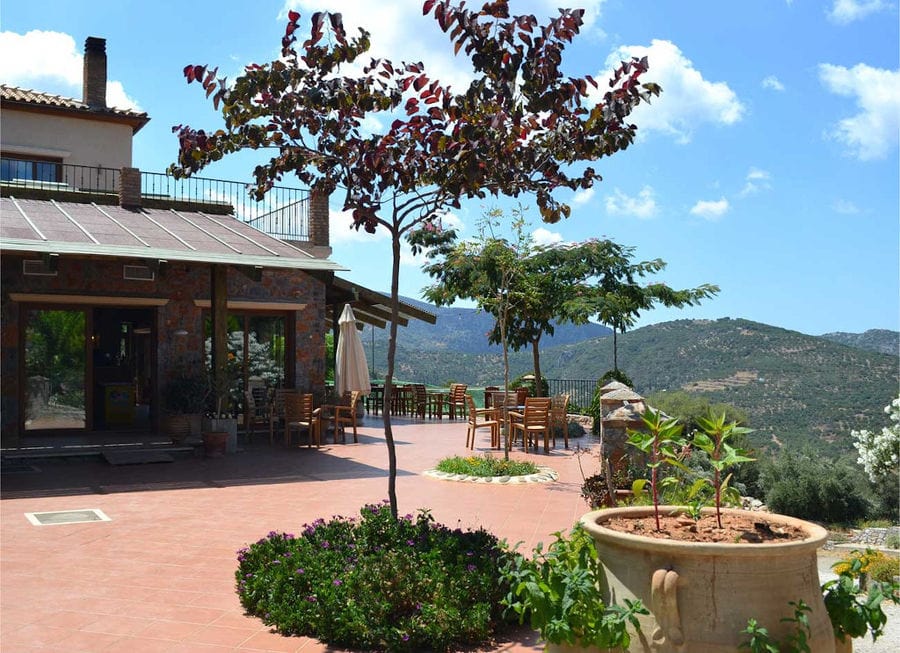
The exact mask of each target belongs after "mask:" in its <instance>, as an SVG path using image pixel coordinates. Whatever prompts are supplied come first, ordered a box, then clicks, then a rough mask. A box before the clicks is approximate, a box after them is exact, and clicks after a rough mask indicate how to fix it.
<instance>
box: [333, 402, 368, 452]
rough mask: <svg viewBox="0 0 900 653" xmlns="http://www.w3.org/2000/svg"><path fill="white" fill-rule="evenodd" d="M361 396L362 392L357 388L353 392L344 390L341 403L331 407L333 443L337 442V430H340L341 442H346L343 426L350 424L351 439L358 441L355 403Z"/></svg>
mask: <svg viewBox="0 0 900 653" xmlns="http://www.w3.org/2000/svg"><path fill="white" fill-rule="evenodd" d="M361 396H362V393H361V392H359V391H358V390H354V391H353V392H345V393H344V399H343V403H340V404H337V405H335V406H333V407H332V409H333V412H332V414H331V420H332V423H333V424H334V443H335V444H337V436H338V430H340V432H341V442H346V441H347V437H346V434H345V432H344V427H346V426H347V425H350V426H352V427H353V441H354V442H359V438H358V437H357V435H356V405H357V404H358V403H359V398H360V397H361Z"/></svg>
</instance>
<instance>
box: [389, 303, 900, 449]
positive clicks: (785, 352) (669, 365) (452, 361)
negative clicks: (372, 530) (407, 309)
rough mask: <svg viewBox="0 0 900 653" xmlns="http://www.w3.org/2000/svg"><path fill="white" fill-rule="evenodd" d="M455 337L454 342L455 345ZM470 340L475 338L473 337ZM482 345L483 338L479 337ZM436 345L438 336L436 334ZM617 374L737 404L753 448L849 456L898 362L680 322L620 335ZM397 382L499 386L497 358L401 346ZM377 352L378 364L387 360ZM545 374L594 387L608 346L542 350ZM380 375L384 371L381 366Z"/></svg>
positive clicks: (525, 357) (732, 327) (525, 365)
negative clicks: (854, 435)
mask: <svg viewBox="0 0 900 653" xmlns="http://www.w3.org/2000/svg"><path fill="white" fill-rule="evenodd" d="M459 335H460V334H457V337H459ZM469 337H470V338H474V337H476V336H475V335H474V334H470V335H469ZM481 337H483V336H481ZM433 338H434V341H435V342H441V341H442V340H441V333H440V332H439V331H438V330H435V331H434V332H433ZM618 341H619V367H620V368H621V369H622V370H624V371H625V372H626V373H627V374H629V375H630V376H631V378H632V379H634V382H635V386H636V389H637V390H638V391H639V392H641V393H643V394H649V393H650V392H655V391H660V390H675V389H684V390H688V391H690V392H695V393H700V394H703V395H705V396H708V397H709V398H710V399H712V400H714V401H717V402H718V401H721V402H727V403H730V404H733V405H735V406H737V407H739V408H741V409H743V410H744V411H746V412H747V414H748V415H749V416H750V420H751V424H750V426H752V427H753V428H755V429H756V433H754V434H753V436H752V439H753V441H754V444H755V445H756V446H759V447H761V446H766V447H777V446H779V445H792V446H796V445H802V444H812V445H813V446H815V447H817V448H819V449H822V450H823V451H827V452H828V453H830V454H838V453H848V452H851V451H852V444H851V440H850V430H851V429H858V428H880V427H881V426H882V423H883V422H884V413H883V408H884V406H886V405H887V404H888V403H889V402H890V400H891V398H892V397H893V396H895V395H896V393H897V391H898V358H897V356H891V355H888V354H882V353H878V352H873V351H868V350H864V349H859V348H856V347H851V346H847V345H842V344H839V343H836V342H833V341H831V340H828V339H825V338H822V337H817V336H809V335H805V334H802V333H798V332H796V331H789V330H786V329H781V328H778V327H773V326H768V325H765V324H759V323H756V322H751V321H748V320H742V319H727V318H725V319H721V320H716V321H708V320H678V321H674V322H666V323H662V324H657V325H653V326H649V327H644V328H641V329H636V330H634V331H632V332H629V333H626V334H624V335H620V336H619V338H618ZM398 345H399V346H398V356H397V363H398V365H397V375H398V377H400V378H405V379H416V380H421V381H423V382H426V383H435V384H441V383H445V382H446V381H448V380H456V381H461V382H466V383H469V384H471V385H479V386H480V385H487V384H491V383H498V382H499V381H500V380H501V379H502V376H503V364H502V358H501V356H500V354H471V353H461V352H455V351H448V350H446V349H441V348H439V347H433V348H431V347H428V346H427V344H425V343H423V342H422V340H419V341H418V342H417V343H416V346H415V347H412V348H409V347H407V346H405V344H404V340H403V333H402V330H401V335H400V342H399V343H398ZM378 350H379V347H376V362H377V361H379V360H380V361H383V360H384V354H383V352H382V353H381V354H379V351H378ZM541 354H542V356H541V361H542V368H543V371H544V374H545V376H547V377H548V378H555V379H596V378H598V377H599V376H600V375H602V374H603V373H604V372H605V371H606V370H608V369H610V368H611V367H612V338H611V337H603V338H591V339H588V340H585V341H582V342H579V343H574V344H566V345H561V346H556V347H548V348H543V349H542V352H541ZM377 367H380V369H381V370H382V371H383V369H384V367H383V363H382V364H381V365H377ZM530 368H531V355H530V352H519V353H517V354H513V355H512V356H511V373H512V375H513V376H515V375H518V374H523V373H525V372H527V371H529V370H530Z"/></svg>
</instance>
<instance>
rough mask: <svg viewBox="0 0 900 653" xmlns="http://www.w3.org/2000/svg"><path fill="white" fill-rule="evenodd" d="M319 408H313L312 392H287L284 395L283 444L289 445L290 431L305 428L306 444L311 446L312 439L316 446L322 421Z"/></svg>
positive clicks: (317, 445)
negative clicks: (307, 438)
mask: <svg viewBox="0 0 900 653" xmlns="http://www.w3.org/2000/svg"><path fill="white" fill-rule="evenodd" d="M321 412H322V409H321V408H316V409H315V410H314V409H313V396H312V394H296V393H295V394H287V395H285V397H284V444H285V446H290V445H291V431H293V430H294V429H297V430H298V431H303V430H306V431H307V432H309V443H308V446H309V447H312V443H313V441H315V443H316V448H318V447H319V445H320V441H321V432H322V422H321Z"/></svg>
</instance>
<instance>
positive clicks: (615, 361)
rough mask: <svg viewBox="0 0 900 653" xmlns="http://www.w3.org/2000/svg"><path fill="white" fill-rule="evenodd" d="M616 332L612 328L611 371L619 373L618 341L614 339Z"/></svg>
mask: <svg viewBox="0 0 900 653" xmlns="http://www.w3.org/2000/svg"><path fill="white" fill-rule="evenodd" d="M617 333H618V331H617V330H616V329H615V328H613V369H614V370H615V371H616V372H618V371H619V341H618V340H617V339H616V334H617Z"/></svg>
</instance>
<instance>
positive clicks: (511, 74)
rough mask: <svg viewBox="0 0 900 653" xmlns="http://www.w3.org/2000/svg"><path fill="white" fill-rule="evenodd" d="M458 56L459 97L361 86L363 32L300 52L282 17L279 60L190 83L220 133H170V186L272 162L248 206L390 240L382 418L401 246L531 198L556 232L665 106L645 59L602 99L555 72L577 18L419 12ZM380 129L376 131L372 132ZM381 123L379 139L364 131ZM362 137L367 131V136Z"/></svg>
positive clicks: (339, 33) (397, 68)
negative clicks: (316, 200) (602, 163)
mask: <svg viewBox="0 0 900 653" xmlns="http://www.w3.org/2000/svg"><path fill="white" fill-rule="evenodd" d="M423 13H424V14H425V15H432V16H433V18H434V19H435V20H436V21H437V23H438V25H439V26H440V27H441V29H442V30H443V31H444V32H445V33H449V39H450V41H451V43H452V45H453V48H454V51H455V52H456V53H457V54H459V53H460V52H462V53H464V54H465V56H466V57H468V58H469V59H470V60H471V63H472V71H473V80H472V82H471V83H470V84H469V86H468V87H467V88H464V89H462V90H461V91H460V92H456V91H454V90H451V88H450V87H449V86H448V85H446V84H444V83H442V82H441V81H440V80H438V79H435V78H433V77H432V76H431V75H430V74H429V73H428V72H427V71H426V69H425V67H424V66H423V64H421V63H416V62H401V63H393V62H391V61H388V60H385V59H375V60H371V61H370V62H369V63H368V64H367V65H365V67H364V68H363V69H362V71H361V72H356V70H354V71H353V72H352V73H347V69H348V64H353V63H354V62H355V61H356V60H357V58H358V57H359V56H360V55H362V54H364V53H365V52H366V51H367V50H368V48H369V36H370V35H369V32H367V31H366V30H364V29H363V30H360V31H359V34H358V35H357V36H355V37H348V35H347V33H346V32H345V30H344V26H343V20H342V17H341V15H340V14H336V13H326V12H316V13H314V14H312V16H311V22H310V30H309V36H308V38H306V39H305V40H303V41H298V38H297V34H298V30H299V29H300V22H299V21H300V15H299V14H298V13H297V12H294V11H291V12H289V13H288V24H287V28H286V30H285V34H284V37H283V38H282V43H281V45H282V48H281V56H280V57H279V58H278V59H276V60H274V61H272V62H270V63H267V64H255V63H254V64H250V65H248V66H247V67H246V68H245V70H244V73H243V74H242V75H241V76H239V77H238V78H237V79H236V80H235V81H234V83H232V84H229V83H228V82H227V80H226V79H224V78H218V77H217V69H215V68H213V69H210V68H208V67H207V66H202V65H191V66H187V67H186V68H185V69H184V74H185V77H186V79H187V81H188V82H189V83H190V82H197V83H199V84H200V85H201V86H202V88H203V90H204V91H205V93H206V95H207V97H209V98H210V99H211V101H212V103H213V106H214V107H216V108H221V114H222V119H223V121H224V128H221V129H216V130H215V131H210V132H208V131H205V130H202V129H194V128H191V127H189V126H181V125H179V126H176V127H174V128H173V130H174V131H175V132H176V133H177V135H178V139H179V145H180V149H179V154H178V161H177V164H175V165H174V166H172V167H171V171H172V173H173V174H174V175H176V176H178V177H181V176H188V175H190V174H193V173H195V172H197V171H199V170H201V169H202V168H204V167H205V166H206V165H208V164H209V163H211V162H213V161H217V160H219V159H221V158H222V157H224V156H226V155H228V154H231V153H234V152H238V151H241V150H268V151H271V152H272V156H271V158H270V159H269V161H268V163H266V164H265V165H259V166H257V167H256V168H255V171H254V176H255V184H254V185H253V187H252V190H251V193H252V194H253V195H254V196H255V197H257V198H262V197H263V196H264V195H265V194H266V192H267V191H268V190H270V189H271V188H272V186H273V185H274V184H275V183H276V182H278V181H280V180H281V179H282V178H283V177H285V176H289V175H290V176H296V178H297V179H299V180H300V181H301V182H303V183H304V184H306V185H308V186H310V187H311V188H312V189H313V191H314V192H320V193H326V194H331V193H334V192H338V193H339V195H340V198H341V200H342V205H343V209H344V210H345V211H349V212H350V213H351V215H352V222H351V224H350V225H349V226H350V227H351V228H355V229H360V228H362V229H365V230H366V231H367V232H369V233H375V232H376V230H377V229H379V228H382V229H386V230H387V231H388V233H389V234H390V235H391V249H392V264H391V315H392V320H391V328H390V339H389V342H388V356H387V373H386V374H385V379H384V393H385V397H384V399H385V403H388V402H390V399H391V394H392V387H393V374H394V356H395V353H396V341H397V318H398V315H399V292H398V287H399V269H400V247H401V242H402V238H403V237H404V236H405V235H406V234H407V233H409V232H410V231H412V230H415V229H417V228H422V227H424V226H425V225H428V226H429V227H431V228H436V225H438V224H439V220H438V218H439V216H440V215H441V214H442V213H443V212H445V211H447V210H449V209H452V208H458V207H460V206H461V204H460V202H461V200H462V199H464V198H484V197H487V196H488V195H492V196H499V195H505V196H519V195H521V194H530V195H534V196H535V199H536V202H537V205H538V208H539V210H540V214H541V217H542V219H543V220H544V221H547V222H556V221H558V220H559V219H560V218H562V217H567V216H568V215H569V213H570V209H569V207H568V206H567V205H565V204H563V203H561V202H559V201H558V200H557V199H555V197H554V192H555V191H556V190H557V189H559V188H564V189H569V190H578V189H586V188H590V187H591V186H592V185H593V184H594V182H595V181H596V180H598V179H600V175H599V173H598V172H597V171H596V170H595V169H594V168H593V167H591V166H590V165H588V166H582V165H579V166H578V167H577V172H572V173H571V174H570V173H569V172H568V171H569V169H570V168H571V166H572V164H580V163H583V162H591V161H596V160H598V159H600V158H602V157H605V156H610V155H612V154H614V153H616V152H618V151H620V150H622V149H625V148H626V147H628V146H629V145H630V144H631V143H632V142H633V141H634V137H635V134H636V131H637V127H636V126H635V125H632V124H629V123H628V122H627V118H628V116H629V114H630V113H631V112H632V110H633V109H634V108H635V107H636V106H637V105H638V104H639V103H641V102H643V101H648V100H649V99H650V98H651V97H652V96H653V95H657V94H658V93H659V91H660V89H659V87H658V86H657V85H655V84H651V83H642V82H641V76H642V75H643V74H644V73H645V72H646V71H647V69H648V62H647V60H646V59H640V60H638V59H634V60H632V61H627V62H623V63H622V64H621V65H620V66H619V67H618V68H616V69H615V70H614V71H613V72H612V76H611V78H610V80H609V87H608V89H607V90H606V91H605V92H603V93H602V94H601V93H598V94H597V95H596V96H594V95H592V94H591V91H592V90H593V89H597V88H599V85H598V84H597V83H596V81H595V80H594V79H593V78H592V77H590V76H589V75H585V76H582V77H574V76H572V75H571V72H570V71H568V70H567V71H565V73H564V72H563V53H564V50H565V47H566V46H567V44H568V43H570V42H571V41H572V40H573V39H574V38H575V37H576V36H577V35H578V34H579V32H580V29H581V26H582V24H583V13H584V12H583V10H569V9H563V10H560V11H559V14H558V15H557V16H556V17H555V18H553V19H551V20H549V21H547V23H545V24H543V25H542V24H540V23H539V22H538V20H537V19H536V18H535V17H534V16H530V15H522V16H512V15H510V13H509V7H508V3H507V2H506V1H504V0H497V1H495V2H490V3H487V4H485V5H484V7H483V8H482V9H481V10H469V9H466V8H464V7H463V6H462V5H460V6H456V5H453V4H451V3H450V2H449V1H447V0H444V1H441V2H437V1H436V0H426V1H425V2H424V4H423ZM378 116H383V118H384V120H382V121H373V120H371V119H372V118H377V117H378ZM374 122H378V123H381V124H384V128H383V129H382V130H381V131H378V130H376V131H368V129H369V126H370V125H372V124H373V123H374ZM364 124H365V125H366V127H364ZM384 431H385V442H386V444H387V449H388V498H389V500H390V504H391V512H392V513H393V514H394V515H395V516H396V513H397V499H396V474H397V460H396V452H395V448H394V440H393V433H392V430H391V421H390V412H389V411H387V412H385V414H384Z"/></svg>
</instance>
